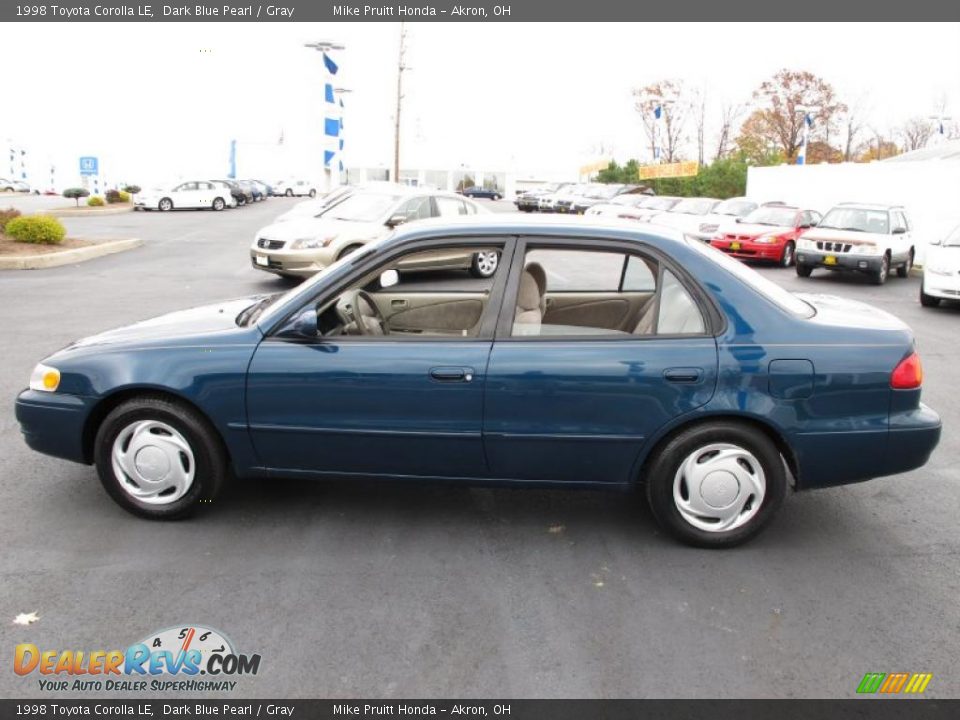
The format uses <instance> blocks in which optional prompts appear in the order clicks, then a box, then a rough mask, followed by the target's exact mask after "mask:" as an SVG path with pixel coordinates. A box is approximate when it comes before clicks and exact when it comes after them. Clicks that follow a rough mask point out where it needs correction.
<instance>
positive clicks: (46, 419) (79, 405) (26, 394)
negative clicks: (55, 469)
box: [15, 390, 94, 464]
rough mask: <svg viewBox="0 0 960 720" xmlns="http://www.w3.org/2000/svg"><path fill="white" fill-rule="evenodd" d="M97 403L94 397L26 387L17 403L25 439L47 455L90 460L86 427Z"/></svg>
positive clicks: (85, 461)
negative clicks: (40, 390)
mask: <svg viewBox="0 0 960 720" xmlns="http://www.w3.org/2000/svg"><path fill="white" fill-rule="evenodd" d="M93 403H94V399H93V398H84V397H79V396H77V395H62V394H58V393H42V392H37V391H35V390H24V391H23V392H22V393H20V395H18V396H17V401H16V406H15V409H16V416H17V422H19V423H20V432H21V433H23V439H24V441H26V443H27V445H28V446H29V447H30V448H32V449H33V450H36V451H37V452H40V453H43V454H44V455H52V456H53V457H58V458H63V459H65V460H72V461H73V462H78V463H87V464H88V463H89V462H90V460H89V459H88V458H87V457H86V456H85V454H84V450H83V431H84V427H85V426H86V423H87V418H88V417H89V416H90V411H91V409H92V408H93Z"/></svg>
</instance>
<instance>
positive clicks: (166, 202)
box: [157, 198, 173, 212]
mask: <svg viewBox="0 0 960 720" xmlns="http://www.w3.org/2000/svg"><path fill="white" fill-rule="evenodd" d="M157 207H158V208H159V209H160V210H161V211H162V212H168V211H170V210H173V200H171V199H170V198H163V199H162V200H160V202H159V203H157Z"/></svg>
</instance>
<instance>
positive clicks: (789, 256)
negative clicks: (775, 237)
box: [783, 245, 793, 267]
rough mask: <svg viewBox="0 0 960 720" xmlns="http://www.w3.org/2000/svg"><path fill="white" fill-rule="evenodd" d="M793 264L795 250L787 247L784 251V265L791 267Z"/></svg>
mask: <svg viewBox="0 0 960 720" xmlns="http://www.w3.org/2000/svg"><path fill="white" fill-rule="evenodd" d="M792 262H793V248H792V247H790V246H789V245H787V247H786V248H784V250H783V264H784V265H786V266H787V267H790V264H791V263H792Z"/></svg>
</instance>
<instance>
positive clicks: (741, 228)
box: [719, 223, 793, 237]
mask: <svg viewBox="0 0 960 720" xmlns="http://www.w3.org/2000/svg"><path fill="white" fill-rule="evenodd" d="M791 230H793V228H792V227H789V226H787V225H760V224H755V223H728V224H727V225H724V226H723V227H721V228H720V230H719V232H721V233H723V234H724V235H748V236H750V237H757V236H759V235H771V234H776V233H783V232H790V231H791Z"/></svg>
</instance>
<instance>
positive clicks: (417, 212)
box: [395, 196, 433, 222]
mask: <svg viewBox="0 0 960 720" xmlns="http://www.w3.org/2000/svg"><path fill="white" fill-rule="evenodd" d="M395 214H396V215H403V216H404V218H406V222H412V221H414V220H426V219H427V218H429V217H432V216H433V211H432V209H431V207H430V198H429V197H426V196H424V197H415V198H410V199H409V200H408V201H407V202H405V203H404V204H403V205H402V206H401V207H400V209H399V210H397V212H396V213H395Z"/></svg>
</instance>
